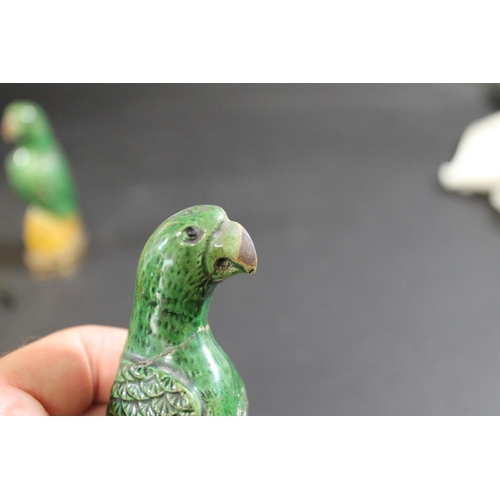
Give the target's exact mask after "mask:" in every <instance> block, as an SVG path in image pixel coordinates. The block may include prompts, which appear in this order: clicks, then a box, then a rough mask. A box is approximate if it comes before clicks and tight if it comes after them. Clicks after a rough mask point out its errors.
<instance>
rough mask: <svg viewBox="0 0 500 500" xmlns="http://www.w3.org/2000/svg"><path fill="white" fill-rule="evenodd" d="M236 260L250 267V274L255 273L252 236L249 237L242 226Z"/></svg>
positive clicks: (255, 261)
mask: <svg viewBox="0 0 500 500" xmlns="http://www.w3.org/2000/svg"><path fill="white" fill-rule="evenodd" d="M238 260H239V261H240V262H241V264H243V265H244V266H246V267H249V268H250V274H255V271H256V270H257V252H256V251H255V246H254V244H253V241H252V238H250V235H249V234H248V233H247V231H246V230H245V228H243V230H242V234H241V245H240V251H239V255H238Z"/></svg>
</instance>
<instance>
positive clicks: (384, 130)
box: [0, 84, 500, 415]
mask: <svg viewBox="0 0 500 500" xmlns="http://www.w3.org/2000/svg"><path fill="white" fill-rule="evenodd" d="M17 98H26V99H32V100H35V101H38V102H39V103H40V104H42V105H43V106H44V107H45V109H46V110H47V112H48V114H49V116H50V118H51V120H52V124H53V127H54V129H55V132H56V134H57V136H58V138H59V140H60V141H61V143H62V144H63V146H64V148H65V150H66V152H67V155H68V157H69V159H70V161H71V163H72V166H73V170H74V174H75V177H76V179H77V182H78V186H79V192H80V200H81V205H82V210H83V214H84V217H85V220H86V222H87V225H88V227H89V229H90V231H91V238H92V247H91V251H90V254H89V256H88V258H87V260H86V261H85V264H84V266H82V268H81V269H80V270H79V272H78V273H77V274H75V275H74V276H73V277H71V278H68V279H61V280H55V281H45V282H42V281H37V280H33V279H32V278H31V277H30V276H29V275H28V274H27V272H26V271H25V270H24V268H23V267H22V264H21V261H20V250H21V247H20V238H21V223H22V217H23V213H24V208H25V207H24V205H23V203H22V202H21V201H20V200H19V199H18V198H17V197H16V196H15V195H14V194H13V193H12V192H11V191H10V189H9V187H8V186H7V184H6V181H5V175H4V174H3V175H2V176H1V177H0V214H1V216H0V293H1V301H0V352H7V351H9V350H11V349H14V348H16V347H18V346H20V345H22V344H23V343H26V342H29V341H31V340H34V339H35V338H38V337H41V336H43V335H46V334H47V333H50V332H52V331H55V330H57V329H61V328H65V327H68V326H72V325H77V324H84V323H99V324H107V325H115V326H123V327H126V326H127V324H128V320H129V315H130V311H131V306H132V295H133V287H134V280H135V271H136V265H137V260H138V257H139V254H140V252H141V250H142V246H143V245H144V243H145V241H146V240H147V238H148V237H149V235H150V234H151V232H152V231H153V230H154V229H155V228H156V226H158V224H159V223H161V222H162V221H163V220H164V219H166V218H167V217H168V216H170V215H171V214H173V213H175V212H177V211H179V210H181V209H182V208H185V207H188V206H191V205H195V204H200V203H210V204H216V205H220V206H222V207H223V208H224V209H225V210H226V211H227V213H228V215H229V217H230V218H231V219H233V220H237V221H238V222H241V223H242V224H243V225H244V226H245V227H246V229H247V230H248V232H249V233H250V235H251V236H252V238H253V240H254V243H255V246H256V248H257V253H258V256H259V269H258V271H257V274H256V275H255V276H253V277H248V276H238V277H235V278H232V279H231V280H228V281H227V282H225V283H223V284H222V285H220V286H219V288H218V290H216V293H215V295H214V299H213V301H212V308H211V313H210V323H211V326H212V330H213V332H214V335H215V337H216V338H217V340H218V342H219V343H220V344H221V345H222V347H223V348H224V349H225V351H226V352H227V353H228V354H229V356H230V357H231V359H232V360H233V362H234V363H235V365H236V367H237V368H238V371H239V372H240V374H241V375H242V377H243V379H244V381H245V384H246V386H247V390H248V394H249V399H250V413H251V414H253V415H421V414H424V415H431V414H432V415H436V414H437V415H452V414H475V415H483V414H498V413H500V307H499V298H498V296H499V294H500V217H499V216H498V215H497V214H496V213H495V212H494V211H493V210H492V209H491V208H490V207H489V205H488V204H487V202H486V201H485V199H484V198H481V197H472V198H462V197H459V196H457V195H453V194H448V193H445V192H442V191H441V189H440V188H439V186H438V184H437V180H436V172H437V168H438V167H439V165H440V164H441V163H442V162H444V161H447V160H449V159H450V158H451V156H452V154H453V152H454V149H455V147H456V144H457V142H458V140H459V137H460V135H461V133H462V131H463V129H464V128H465V126H466V125H467V124H468V123H469V122H470V121H472V120H474V119H477V118H479V117H481V116H484V115H486V114H488V113H490V112H492V111H494V110H495V106H494V104H493V102H492V101H491V99H490V98H489V96H488V88H487V87H486V86H484V85H466V84H462V85H448V84H432V85H431V84H429V85H422V84H419V85H406V84H405V85H393V84H390V85H56V84H54V85H0V107H1V108H2V109H3V108H4V107H5V105H7V104H8V103H9V102H10V101H11V100H13V99H17ZM9 148H10V146H7V145H5V144H1V145H0V157H1V158H2V159H3V158H4V157H5V154H6V152H7V151H8V150H9Z"/></svg>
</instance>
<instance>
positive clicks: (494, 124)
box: [438, 111, 500, 211]
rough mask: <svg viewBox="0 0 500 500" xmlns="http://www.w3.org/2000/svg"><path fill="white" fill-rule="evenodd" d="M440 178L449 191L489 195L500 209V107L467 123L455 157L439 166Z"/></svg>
mask: <svg viewBox="0 0 500 500" xmlns="http://www.w3.org/2000/svg"><path fill="white" fill-rule="evenodd" d="M438 179H439V183H440V184H441V186H442V187H443V188H444V189H446V190H448V191H456V192H459V193H461V194H472V193H481V194H487V195H489V201H490V203H491V205H492V206H493V207H494V208H495V209H496V210H498V211H500V111H498V112H496V113H493V114H491V115H488V116H486V117H485V118H481V119H480V120H477V121H475V122H472V123H471V124H470V125H468V126H467V128H466V129H465V131H464V133H463V134H462V137H461V138H460V143H459V144H458V147H457V150H456V152H455V155H454V156H453V160H452V161H451V162H449V163H443V164H442V165H441V167H440V168H439V171H438Z"/></svg>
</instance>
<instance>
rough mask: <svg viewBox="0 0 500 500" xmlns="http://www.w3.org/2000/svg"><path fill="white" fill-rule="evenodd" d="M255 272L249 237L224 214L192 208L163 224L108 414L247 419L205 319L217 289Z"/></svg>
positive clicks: (149, 251) (150, 246) (238, 385)
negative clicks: (231, 279)
mask: <svg viewBox="0 0 500 500" xmlns="http://www.w3.org/2000/svg"><path fill="white" fill-rule="evenodd" d="M256 269H257V254H256V252H255V248H254V245H253V243H252V240H251V238H250V236H249V235H248V233H247V232H246V230H245V229H244V228H243V227H242V226H241V225H240V224H238V223H237V222H233V221H231V220H229V219H228V218H227V215H226V213H225V212H224V210H222V208H220V207H217V206H211V205H200V206H195V207H191V208H188V209H186V210H183V211H181V212H179V213H177V214H175V215H173V216H172V217H170V218H169V219H167V220H166V221H165V222H164V223H163V224H161V225H160V226H159V227H158V228H157V229H156V231H154V233H153V234H152V236H151V237H150V238H149V240H148V241H147V243H146V246H145V247H144V250H143V251H142V254H141V257H140V259H139V265H138V269H137V278H136V285H135V297H134V305H133V310H132V316H131V320H130V328H129V331H128V340H127V343H126V345H125V349H124V352H123V354H122V357H121V359H120V366H119V368H118V372H117V374H116V378H115V381H114V384H113V387H112V390H111V397H110V401H109V404H108V410H107V414H108V415H127V416H135V415H138V416H140V415H144V416H148V415H172V416H174V415H182V416H190V415H246V413H247V405H248V402H247V395H246V392H245V386H244V384H243V382H242V380H241V378H240V376H239V375H238V372H237V371H236V369H235V367H234V365H233V363H232V362H231V360H230V359H229V358H228V356H227V355H226V354H225V353H224V351H223V350H222V349H221V348H220V346H219V345H218V344H217V342H216V341H215V339H214V337H213V335H212V332H211V331H210V327H209V325H208V322H207V318H208V310H209V307H210V300H211V298H212V293H213V291H214V288H215V286H216V285H217V283H220V282H221V281H223V280H225V279H226V278H229V277H230V276H233V275H235V274H239V273H247V274H254V273H255V271H256Z"/></svg>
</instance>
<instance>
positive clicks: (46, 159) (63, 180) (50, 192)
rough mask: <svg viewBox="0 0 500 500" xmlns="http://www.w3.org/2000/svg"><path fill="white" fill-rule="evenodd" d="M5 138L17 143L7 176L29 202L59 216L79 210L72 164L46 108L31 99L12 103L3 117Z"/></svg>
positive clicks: (18, 192)
mask: <svg viewBox="0 0 500 500" xmlns="http://www.w3.org/2000/svg"><path fill="white" fill-rule="evenodd" d="M2 137H3V139H4V140H5V141H7V142H16V143H17V146H16V148H15V149H14V150H13V151H12V152H11V153H9V154H8V155H7V157H6V159H5V166H6V171H7V179H8V181H9V184H10V185H11V187H12V188H13V189H14V191H15V192H16V193H17V194H18V195H19V196H20V197H21V198H22V199H23V200H24V201H26V202H28V203H29V204H34V205H38V206H40V207H41V208H43V209H45V210H48V211H49V212H52V213H54V214H57V215H61V216H67V215H71V214H74V213H76V212H77V201H76V190H75V185H74V182H73V178H72V175H71V171H70V166H69V163H68V161H67V160H66V157H65V155H64V152H63V151H62V148H61V147H60V145H59V143H58V142H57V140H56V138H55V136H54V134H53V132H52V128H51V126H50V123H49V120H48V118H47V115H46V114H45V112H44V110H43V109H42V108H41V107H40V106H39V105H38V104H35V103H34V102H31V101H15V102H13V103H11V104H9V105H8V106H7V107H6V108H5V111H4V114H3V118H2Z"/></svg>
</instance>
